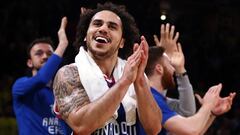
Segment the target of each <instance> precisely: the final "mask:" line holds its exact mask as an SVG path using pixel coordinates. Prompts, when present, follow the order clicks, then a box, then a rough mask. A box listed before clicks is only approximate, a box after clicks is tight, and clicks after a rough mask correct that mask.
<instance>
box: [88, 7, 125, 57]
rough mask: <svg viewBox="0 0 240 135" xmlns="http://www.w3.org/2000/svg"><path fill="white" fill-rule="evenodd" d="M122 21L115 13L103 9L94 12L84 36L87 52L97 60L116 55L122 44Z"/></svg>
mask: <svg viewBox="0 0 240 135" xmlns="http://www.w3.org/2000/svg"><path fill="white" fill-rule="evenodd" d="M122 34H123V31H122V22H121V19H120V18H119V16H117V15H116V14H115V13H113V12H111V11H108V10H103V11H100V12H98V13H96V14H95V15H94V16H93V18H92V20H91V22H90V24H89V28H88V31H87V36H86V44H87V47H88V52H89V54H90V55H91V56H92V57H93V58H95V59H98V60H101V59H105V58H109V57H110V58H111V57H115V56H116V57H117V55H118V49H119V48H122V47H123V45H124V39H123V37H122Z"/></svg>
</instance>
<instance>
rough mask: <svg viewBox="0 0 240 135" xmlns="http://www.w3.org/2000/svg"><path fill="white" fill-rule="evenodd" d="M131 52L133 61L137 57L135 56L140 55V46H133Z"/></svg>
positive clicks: (136, 44)
mask: <svg viewBox="0 0 240 135" xmlns="http://www.w3.org/2000/svg"><path fill="white" fill-rule="evenodd" d="M133 50H134V53H133V54H132V55H131V57H130V58H131V59H135V58H136V57H137V55H139V54H140V51H141V46H139V44H138V43H135V44H134V46H133Z"/></svg>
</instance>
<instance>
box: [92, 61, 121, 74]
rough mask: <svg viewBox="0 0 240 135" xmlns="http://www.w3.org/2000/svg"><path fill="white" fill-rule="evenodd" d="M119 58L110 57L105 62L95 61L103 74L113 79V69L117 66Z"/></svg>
mask: <svg viewBox="0 0 240 135" xmlns="http://www.w3.org/2000/svg"><path fill="white" fill-rule="evenodd" d="M117 58H118V57H109V58H106V59H104V60H97V59H94V61H95V62H96V64H97V65H98V66H99V68H100V69H101V70H102V72H103V74H105V75H106V76H107V77H111V75H112V72H113V69H114V67H115V66H116V64H117Z"/></svg>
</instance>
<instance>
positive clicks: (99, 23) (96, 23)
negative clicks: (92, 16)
mask: <svg viewBox="0 0 240 135" xmlns="http://www.w3.org/2000/svg"><path fill="white" fill-rule="evenodd" d="M93 25H94V26H101V25H102V22H101V21H94V22H93Z"/></svg>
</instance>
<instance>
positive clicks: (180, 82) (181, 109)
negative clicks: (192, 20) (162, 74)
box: [154, 23, 196, 116]
mask: <svg viewBox="0 0 240 135" xmlns="http://www.w3.org/2000/svg"><path fill="white" fill-rule="evenodd" d="M160 33H161V38H160V41H159V39H158V37H157V36H156V35H154V41H155V44H156V45H157V46H162V47H164V48H165V49H166V50H165V52H166V54H167V55H168V56H169V58H170V61H171V64H172V65H173V67H174V68H175V77H176V83H177V90H178V93H179V99H170V98H168V99H169V100H167V103H168V105H169V106H170V108H172V109H173V110H174V111H176V112H177V113H179V114H180V115H183V116H191V115H193V114H195V112H196V104H195V98H194V93H193V88H192V85H191V83H190V80H189V78H188V76H187V74H186V69H185V58H184V54H183V51H182V47H181V44H180V43H177V42H178V38H179V33H178V32H176V34H175V26H174V25H172V26H170V24H168V23H167V24H166V25H164V24H162V25H161V32H160ZM174 34H175V35H174Z"/></svg>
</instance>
